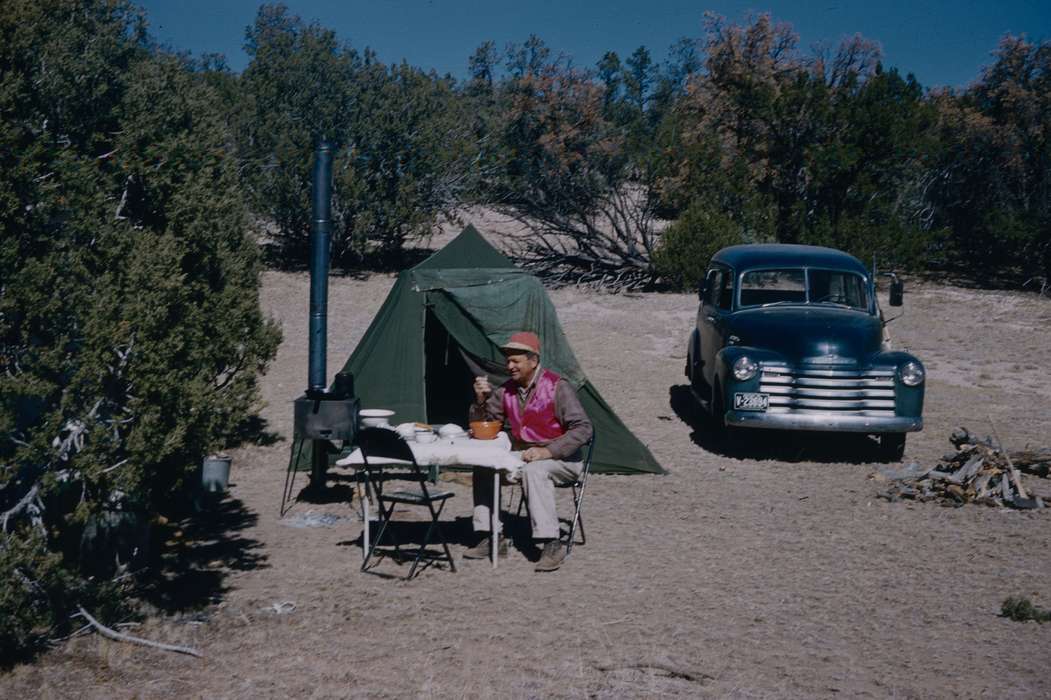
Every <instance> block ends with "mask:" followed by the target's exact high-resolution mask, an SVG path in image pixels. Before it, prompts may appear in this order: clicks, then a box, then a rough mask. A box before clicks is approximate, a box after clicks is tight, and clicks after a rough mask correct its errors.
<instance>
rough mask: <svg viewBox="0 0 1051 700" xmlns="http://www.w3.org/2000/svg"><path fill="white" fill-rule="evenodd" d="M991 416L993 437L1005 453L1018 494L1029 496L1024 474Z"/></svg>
mask: <svg viewBox="0 0 1051 700" xmlns="http://www.w3.org/2000/svg"><path fill="white" fill-rule="evenodd" d="M988 418H989V425H990V426H991V427H992V429H993V438H994V439H995V440H996V444H997V445H999V447H1000V451H1001V452H1003V454H1004V459H1006V460H1007V468H1008V470H1009V472H1010V474H1011V480H1012V481H1014V483H1015V489H1017V491H1018V495H1019V496H1021V497H1022V498H1029V494H1028V493H1026V491H1025V487H1023V486H1022V475H1021V474H1019V473H1018V470H1017V469H1015V465H1014V462H1012V461H1011V455H1009V454H1007V450H1005V449H1004V443H1003V441H1002V440H1001V439H1000V435H999V434H998V433H997V432H996V423H994V422H993V419H992V417H988Z"/></svg>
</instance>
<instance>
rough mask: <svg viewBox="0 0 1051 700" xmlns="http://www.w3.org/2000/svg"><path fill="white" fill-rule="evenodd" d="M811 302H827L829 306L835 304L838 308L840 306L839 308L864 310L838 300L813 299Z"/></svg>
mask: <svg viewBox="0 0 1051 700" xmlns="http://www.w3.org/2000/svg"><path fill="white" fill-rule="evenodd" d="M810 303H811V304H827V305H828V306H835V307H836V308H839V309H854V310H855V311H862V309H859V308H858V307H856V306H851V305H850V304H841V303H839V302H838V301H812V302H810Z"/></svg>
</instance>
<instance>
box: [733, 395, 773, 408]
mask: <svg viewBox="0 0 1051 700" xmlns="http://www.w3.org/2000/svg"><path fill="white" fill-rule="evenodd" d="M769 406H770V395H769V394H756V393H752V392H747V393H737V394H734V410H735V411H765V410H766V409H767V408H768V407H769Z"/></svg>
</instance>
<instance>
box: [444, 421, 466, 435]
mask: <svg viewBox="0 0 1051 700" xmlns="http://www.w3.org/2000/svg"><path fill="white" fill-rule="evenodd" d="M438 434H439V435H441V436H442V437H459V436H461V435H466V434H467V431H466V430H464V429H463V428H461V427H460V426H458V425H456V423H446V424H445V425H443V426H442V427H440V428H438Z"/></svg>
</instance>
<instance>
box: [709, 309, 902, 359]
mask: <svg viewBox="0 0 1051 700" xmlns="http://www.w3.org/2000/svg"><path fill="white" fill-rule="evenodd" d="M726 330H727V332H728V333H727V342H728V343H729V342H730V340H729V335H735V336H737V338H738V340H737V341H735V342H734V343H733V344H735V345H745V346H752V347H757V348H764V349H768V350H772V351H774V352H776V353H779V354H781V355H782V356H783V357H784V359H785V360H786V361H788V362H793V363H799V362H805V361H810V362H820V363H831V364H854V363H859V364H865V363H866V362H867V360H868V358H869V357H870V356H871V355H874V354H875V353H878V352H879V351H880V349H881V343H882V331H881V328H880V322H879V318H877V317H876V316H873V315H872V314H868V313H863V312H861V311H851V310H849V309H838V308H835V307H829V306H806V305H799V306H779V307H768V308H765V309H764V308H758V309H747V310H744V311H738V312H737V313H735V314H733V315H732V316H730V317H727V318H726Z"/></svg>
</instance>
